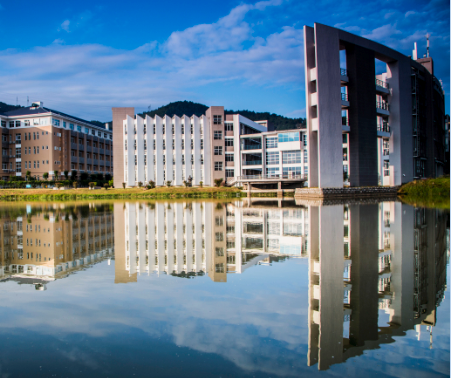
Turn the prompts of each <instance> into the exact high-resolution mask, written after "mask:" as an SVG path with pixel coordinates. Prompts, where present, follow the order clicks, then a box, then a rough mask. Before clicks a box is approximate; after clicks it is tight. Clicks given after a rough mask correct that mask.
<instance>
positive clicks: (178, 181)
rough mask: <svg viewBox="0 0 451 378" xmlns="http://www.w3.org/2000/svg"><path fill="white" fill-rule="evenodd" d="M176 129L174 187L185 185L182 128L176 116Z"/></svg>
mask: <svg viewBox="0 0 451 378" xmlns="http://www.w3.org/2000/svg"><path fill="white" fill-rule="evenodd" d="M173 122H174V127H175V135H174V137H175V150H174V153H175V166H174V167H175V170H174V175H175V177H174V183H173V184H174V185H177V186H179V185H183V180H182V169H183V167H182V136H183V135H182V128H181V120H180V117H177V116H174V118H173Z"/></svg>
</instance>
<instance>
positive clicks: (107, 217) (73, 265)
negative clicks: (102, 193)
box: [0, 205, 114, 288]
mask: <svg viewBox="0 0 451 378" xmlns="http://www.w3.org/2000/svg"><path fill="white" fill-rule="evenodd" d="M90 210H91V208H90V206H89V205H82V206H77V207H73V206H57V207H55V206H51V207H45V208H43V209H39V210H35V209H32V208H30V209H26V208H22V209H17V208H9V207H4V208H3V209H2V217H1V218H0V240H1V243H0V251H1V253H0V280H5V279H14V280H19V281H21V280H25V282H27V280H31V282H32V283H35V284H39V286H37V288H42V287H43V286H42V285H41V284H45V283H46V282H50V281H54V280H55V279H58V278H62V277H66V276H67V275H68V274H70V273H71V272H73V271H76V270H79V269H81V268H83V267H86V266H87V265H90V264H93V263H96V262H99V261H102V260H103V259H105V258H111V257H114V246H113V235H114V229H113V219H112V217H113V214H112V212H111V211H110V210H109V207H108V206H100V207H99V206H96V209H95V210H96V211H90Z"/></svg>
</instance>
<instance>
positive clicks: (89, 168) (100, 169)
mask: <svg viewBox="0 0 451 378" xmlns="http://www.w3.org/2000/svg"><path fill="white" fill-rule="evenodd" d="M70 169H72V170H76V169H77V167H76V165H75V164H71V165H70ZM84 169H85V166H84V164H78V170H80V171H83V170H84ZM86 170H87V171H88V172H91V171H92V172H113V167H111V168H108V167H105V166H103V165H101V166H98V165H91V164H87V165H86Z"/></svg>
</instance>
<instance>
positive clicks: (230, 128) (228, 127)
mask: <svg viewBox="0 0 451 378" xmlns="http://www.w3.org/2000/svg"><path fill="white" fill-rule="evenodd" d="M224 127H225V131H233V123H231V122H225V123H224Z"/></svg>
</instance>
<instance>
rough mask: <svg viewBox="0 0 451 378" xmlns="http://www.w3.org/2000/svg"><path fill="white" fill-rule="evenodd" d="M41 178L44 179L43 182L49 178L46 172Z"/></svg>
mask: <svg viewBox="0 0 451 378" xmlns="http://www.w3.org/2000/svg"><path fill="white" fill-rule="evenodd" d="M42 177H43V178H44V180H45V181H47V179H48V178H49V173H48V172H44V174H43V175H42Z"/></svg>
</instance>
